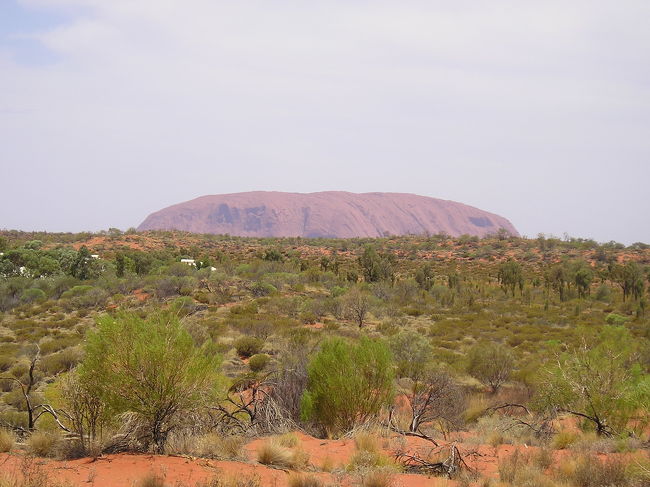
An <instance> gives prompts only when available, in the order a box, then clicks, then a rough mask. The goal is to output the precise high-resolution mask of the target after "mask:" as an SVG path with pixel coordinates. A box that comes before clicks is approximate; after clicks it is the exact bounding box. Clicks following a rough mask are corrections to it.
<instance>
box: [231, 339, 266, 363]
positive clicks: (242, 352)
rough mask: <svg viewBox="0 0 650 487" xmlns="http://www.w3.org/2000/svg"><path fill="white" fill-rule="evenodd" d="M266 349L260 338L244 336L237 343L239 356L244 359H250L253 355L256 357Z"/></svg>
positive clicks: (236, 347)
mask: <svg viewBox="0 0 650 487" xmlns="http://www.w3.org/2000/svg"><path fill="white" fill-rule="evenodd" d="M263 347H264V341H262V340H260V339H259V338H255V337H251V336H244V337H241V338H240V339H239V340H237V341H236V342H235V349H236V350H237V355H239V356H240V357H242V358H249V357H252V356H253V355H256V354H258V353H260V352H261V351H262V348H263Z"/></svg>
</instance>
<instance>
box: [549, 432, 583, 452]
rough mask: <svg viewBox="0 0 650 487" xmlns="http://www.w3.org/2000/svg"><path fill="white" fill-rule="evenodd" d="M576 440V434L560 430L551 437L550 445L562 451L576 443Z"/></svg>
mask: <svg viewBox="0 0 650 487" xmlns="http://www.w3.org/2000/svg"><path fill="white" fill-rule="evenodd" d="M578 438H579V435H578V433H574V432H573V431H569V430H562V431H559V432H558V433H557V434H556V435H555V436H554V437H553V440H552V442H551V445H552V446H553V448H554V449H556V450H564V449H565V448H568V447H570V446H571V445H573V444H574V443H575V442H576V441H578Z"/></svg>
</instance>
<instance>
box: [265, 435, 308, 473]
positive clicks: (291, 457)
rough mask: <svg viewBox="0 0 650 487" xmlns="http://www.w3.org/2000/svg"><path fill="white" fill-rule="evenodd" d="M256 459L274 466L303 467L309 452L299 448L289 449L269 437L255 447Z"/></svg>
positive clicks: (306, 462) (305, 464)
mask: <svg viewBox="0 0 650 487" xmlns="http://www.w3.org/2000/svg"><path fill="white" fill-rule="evenodd" d="M257 461H258V462H260V463H261V464H263V465H273V466H276V467H287V468H303V467H305V466H307V464H308V463H309V454H308V453H307V452H305V451H304V450H302V449H301V448H296V449H294V450H290V449H289V448H286V447H283V446H282V445H280V444H278V442H277V441H276V440H273V439H271V440H266V441H265V442H263V443H262V444H261V445H260V446H259V447H258V448H257Z"/></svg>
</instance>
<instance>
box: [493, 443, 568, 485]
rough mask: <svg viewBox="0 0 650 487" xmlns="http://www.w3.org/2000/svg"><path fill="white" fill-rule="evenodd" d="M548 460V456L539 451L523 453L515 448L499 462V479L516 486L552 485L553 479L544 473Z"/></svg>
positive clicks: (553, 483)
mask: <svg viewBox="0 0 650 487" xmlns="http://www.w3.org/2000/svg"><path fill="white" fill-rule="evenodd" d="M550 461H552V457H551V460H550ZM548 462H549V460H548V456H547V455H546V454H541V452H540V453H537V454H524V453H521V452H520V451H519V450H515V451H514V452H513V453H512V454H511V455H510V456H509V457H506V458H504V459H503V460H501V461H500V462H499V479H500V480H501V481H502V482H507V483H508V484H511V485H516V486H517V487H554V486H555V485H556V483H555V481H554V480H553V479H552V478H551V477H549V476H547V475H545V474H544V468H545V467H544V465H546V464H547V463H548Z"/></svg>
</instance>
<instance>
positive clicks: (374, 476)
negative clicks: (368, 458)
mask: <svg viewBox="0 0 650 487" xmlns="http://www.w3.org/2000/svg"><path fill="white" fill-rule="evenodd" d="M395 485H396V483H395V477H394V475H393V472H392V471H391V470H390V469H387V468H377V469H373V470H368V471H365V472H363V473H361V487H394V486H395Z"/></svg>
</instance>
